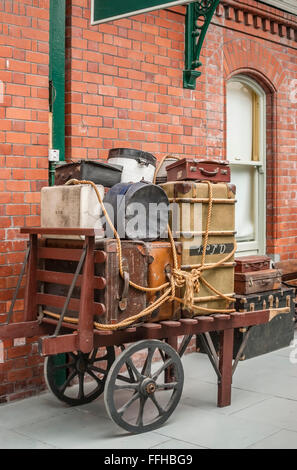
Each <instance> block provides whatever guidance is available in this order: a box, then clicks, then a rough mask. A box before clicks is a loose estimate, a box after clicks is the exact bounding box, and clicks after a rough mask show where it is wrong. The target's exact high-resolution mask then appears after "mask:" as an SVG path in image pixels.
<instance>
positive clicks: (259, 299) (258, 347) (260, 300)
mask: <svg viewBox="0 0 297 470" xmlns="http://www.w3.org/2000/svg"><path fill="white" fill-rule="evenodd" d="M235 261H236V266H235V293H236V295H235V299H236V301H235V309H236V311H238V312H246V311H257V310H265V309H269V310H270V312H271V321H270V322H268V323H266V324H264V325H258V326H253V327H252V328H250V331H247V330H246V329H245V328H243V329H242V328H240V329H236V330H235V334H234V351H233V357H234V359H235V358H236V356H237V354H238V351H239V349H240V347H241V345H242V343H243V341H244V340H245V336H246V334H247V333H248V339H247V341H246V345H245V348H244V350H243V353H242V355H241V357H240V360H245V359H250V358H253V357H256V356H259V355H262V354H266V353H269V352H272V351H275V350H278V349H281V348H284V347H287V346H289V345H290V343H291V341H292V340H293V338H294V328H295V290H294V288H290V286H286V285H285V284H282V272H281V271H280V270H279V269H271V266H270V264H271V260H270V258H269V257H267V256H244V257H239V258H236V259H235ZM211 337H212V340H213V343H214V345H215V347H217V345H218V334H217V333H212V334H211ZM197 346H198V349H200V350H201V352H204V350H203V345H202V343H201V341H200V340H199V339H198V340H197Z"/></svg>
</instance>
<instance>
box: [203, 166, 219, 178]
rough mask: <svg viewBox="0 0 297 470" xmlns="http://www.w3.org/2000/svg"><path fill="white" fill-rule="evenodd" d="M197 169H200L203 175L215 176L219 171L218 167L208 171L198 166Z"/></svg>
mask: <svg viewBox="0 0 297 470" xmlns="http://www.w3.org/2000/svg"><path fill="white" fill-rule="evenodd" d="M199 170H200V171H201V173H202V174H203V175H205V176H216V175H217V174H218V172H219V168H217V169H216V170H214V171H208V170H205V169H204V168H199Z"/></svg>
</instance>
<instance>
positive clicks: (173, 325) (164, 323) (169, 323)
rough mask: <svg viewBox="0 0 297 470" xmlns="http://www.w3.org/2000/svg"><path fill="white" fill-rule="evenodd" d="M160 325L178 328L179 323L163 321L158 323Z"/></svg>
mask: <svg viewBox="0 0 297 470" xmlns="http://www.w3.org/2000/svg"><path fill="white" fill-rule="evenodd" d="M160 323H161V325H163V326H166V327H167V326H168V327H169V328H178V327H179V326H180V325H181V323H180V322H179V321H172V320H164V321H160Z"/></svg>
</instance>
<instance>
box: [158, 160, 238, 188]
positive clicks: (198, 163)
mask: <svg viewBox="0 0 297 470" xmlns="http://www.w3.org/2000/svg"><path fill="white" fill-rule="evenodd" d="M166 171H167V181H186V180H195V181H204V180H207V181H212V182H216V183H219V182H221V183H230V181H231V173H230V167H229V162H227V161H226V160H225V161H224V160H198V159H188V158H184V159H182V160H179V161H178V162H176V163H173V164H172V165H169V166H167V167H166Z"/></svg>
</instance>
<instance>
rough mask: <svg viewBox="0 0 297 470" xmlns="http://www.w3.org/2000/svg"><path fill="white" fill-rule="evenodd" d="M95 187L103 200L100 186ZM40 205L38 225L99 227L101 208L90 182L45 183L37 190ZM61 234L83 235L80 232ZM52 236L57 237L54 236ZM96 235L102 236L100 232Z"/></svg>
mask: <svg viewBox="0 0 297 470" xmlns="http://www.w3.org/2000/svg"><path fill="white" fill-rule="evenodd" d="M96 186H97V188H98V190H99V193H100V196H101V198H102V199H103V197H104V187H103V186H101V185H96ZM40 206H41V226H42V227H56V228H78V227H79V228H94V229H100V231H101V229H102V219H101V216H102V209H101V205H100V203H99V201H98V198H97V195H96V191H95V190H94V188H93V187H92V186H91V185H85V184H79V185H73V186H71V185H69V186H68V185H63V186H48V187H47V186H46V187H44V188H42V189H41V205H40ZM61 237H62V238H76V239H77V238H79V239H82V238H84V237H83V236H80V235H77V236H75V235H73V236H64V235H63V236H61ZM61 237H59V238H61ZM47 238H52V237H49V236H47ZM54 238H58V237H57V236H56V235H55V236H54ZM96 238H103V234H100V235H99V236H98V237H96Z"/></svg>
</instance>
